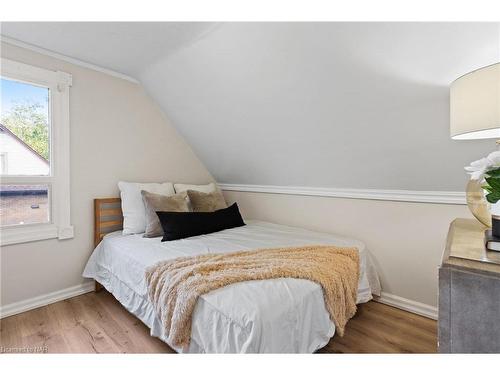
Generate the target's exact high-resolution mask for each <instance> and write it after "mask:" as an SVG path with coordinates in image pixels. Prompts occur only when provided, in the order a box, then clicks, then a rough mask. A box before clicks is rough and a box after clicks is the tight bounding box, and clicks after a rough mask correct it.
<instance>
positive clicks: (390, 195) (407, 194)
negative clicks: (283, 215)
mask: <svg viewBox="0 0 500 375" xmlns="http://www.w3.org/2000/svg"><path fill="white" fill-rule="evenodd" d="M218 185H219V187H220V188H221V189H222V190H225V191H240V192H249V193H269V194H287V195H306V196H317V197H333V198H350V199H369V200H382V201H396V202H417V203H438V204H460V205H464V204H466V203H467V202H466V200H465V192H461V191H421V190H383V189H351V188H326V187H306V186H278V185H245V184H225V183H219V184H218Z"/></svg>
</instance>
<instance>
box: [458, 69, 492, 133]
mask: <svg viewBox="0 0 500 375" xmlns="http://www.w3.org/2000/svg"><path fill="white" fill-rule="evenodd" d="M450 134H451V138H453V139H482V138H500V63H496V64H493V65H489V66H486V67H484V68H481V69H478V70H474V71H473V72H470V73H467V74H465V75H463V76H462V77H460V78H458V79H456V80H455V81H453V82H452V84H451V87H450Z"/></svg>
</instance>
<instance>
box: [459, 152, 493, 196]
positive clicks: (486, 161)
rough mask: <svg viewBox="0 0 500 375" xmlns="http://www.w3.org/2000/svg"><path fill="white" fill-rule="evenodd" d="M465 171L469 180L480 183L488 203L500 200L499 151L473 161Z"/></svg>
mask: <svg viewBox="0 0 500 375" xmlns="http://www.w3.org/2000/svg"><path fill="white" fill-rule="evenodd" d="M465 170H466V171H467V172H468V173H469V174H470V175H471V180H477V181H479V182H480V183H482V188H483V189H484V190H485V191H486V193H487V194H486V200H487V201H488V202H490V203H497V202H498V201H499V200H500V151H494V152H492V153H491V154H489V155H488V156H487V157H485V158H482V159H479V160H476V161H473V162H472V163H471V164H470V166H468V167H465Z"/></svg>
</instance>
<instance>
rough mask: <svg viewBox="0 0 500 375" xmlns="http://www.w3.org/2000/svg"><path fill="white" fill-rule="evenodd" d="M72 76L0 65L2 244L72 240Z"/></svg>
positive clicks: (4, 61) (13, 64) (18, 65)
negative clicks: (70, 131) (70, 195)
mask: <svg viewBox="0 0 500 375" xmlns="http://www.w3.org/2000/svg"><path fill="white" fill-rule="evenodd" d="M70 86H71V75H70V74H67V73H63V72H53V71H50V70H46V69H41V68H38V67H34V66H30V65H26V64H22V63H19V62H16V61H12V60H7V59H2V60H1V77H0V92H1V116H0V168H1V169H0V179H1V184H0V235H1V236H0V243H1V244H2V245H9V244H13V243H20V242H28V241H36V240H41V239H48V238H59V239H64V238H71V237H73V227H72V226H71V224H70V210H69V203H70V202H69V88H70Z"/></svg>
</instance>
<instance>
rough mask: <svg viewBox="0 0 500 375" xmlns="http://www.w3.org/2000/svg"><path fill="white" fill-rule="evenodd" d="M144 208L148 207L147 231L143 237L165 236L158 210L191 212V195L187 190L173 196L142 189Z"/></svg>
mask: <svg viewBox="0 0 500 375" xmlns="http://www.w3.org/2000/svg"><path fill="white" fill-rule="evenodd" d="M141 195H142V200H143V202H144V208H145V209H146V232H145V233H144V236H143V237H147V238H151V237H159V236H163V229H162V228H161V224H160V219H158V215H157V214H156V211H170V212H189V211H190V207H189V197H188V195H187V193H186V192H182V193H179V194H174V195H171V196H166V195H160V194H154V193H149V192H147V191H145V190H141Z"/></svg>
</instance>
